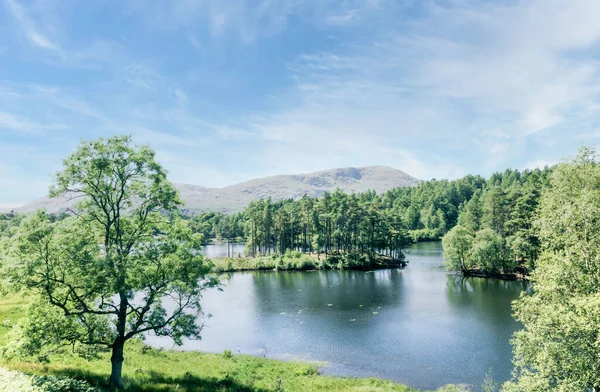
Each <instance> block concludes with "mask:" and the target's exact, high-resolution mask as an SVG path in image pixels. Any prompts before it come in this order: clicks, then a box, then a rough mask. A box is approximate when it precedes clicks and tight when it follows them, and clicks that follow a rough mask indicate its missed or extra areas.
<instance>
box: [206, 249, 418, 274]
mask: <svg viewBox="0 0 600 392" xmlns="http://www.w3.org/2000/svg"><path fill="white" fill-rule="evenodd" d="M209 259H210V261H211V262H212V263H213V265H214V272H218V273H224V272H242V271H322V270H350V271H374V270H380V269H400V268H404V267H406V265H407V264H408V261H407V260H405V259H394V258H392V257H390V256H384V255H380V254H374V255H367V254H362V255H352V256H351V257H348V255H347V254H344V253H339V254H338V253H334V254H329V255H328V257H327V258H325V255H324V254H320V255H317V254H315V253H300V252H296V253H291V254H287V253H286V254H284V255H278V254H273V255H266V256H258V257H214V258H209Z"/></svg>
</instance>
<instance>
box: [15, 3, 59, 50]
mask: <svg viewBox="0 0 600 392" xmlns="http://www.w3.org/2000/svg"><path fill="white" fill-rule="evenodd" d="M4 3H5V5H6V7H7V9H8V10H9V11H10V12H11V13H12V15H13V16H14V18H15V21H16V22H17V23H18V24H19V26H20V28H21V30H22V31H23V33H24V34H25V36H26V37H27V39H28V40H29V41H30V42H31V43H32V44H34V45H35V46H37V47H39V48H42V49H47V50H52V51H56V52H59V51H60V49H59V47H58V46H57V44H56V43H54V42H52V40H51V39H50V38H48V37H47V36H46V35H44V34H43V33H42V32H41V31H40V29H39V27H38V26H37V24H36V23H35V22H34V21H33V19H32V18H31V17H30V16H29V14H28V13H27V10H26V9H25V8H24V7H22V6H21V5H20V4H19V3H18V2H17V0H4Z"/></svg>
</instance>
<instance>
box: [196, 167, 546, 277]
mask: <svg viewBox="0 0 600 392" xmlns="http://www.w3.org/2000/svg"><path fill="white" fill-rule="evenodd" d="M550 173H551V169H548V168H546V169H543V170H540V169H535V170H524V171H518V170H506V171H505V172H503V173H495V174H493V175H492V176H491V177H490V178H489V179H488V180H486V179H484V178H483V177H481V176H472V175H468V176H466V177H464V178H461V179H458V180H453V181H449V180H435V179H434V180H431V181H424V182H421V183H420V184H419V185H417V186H415V187H401V188H395V189H392V190H390V191H388V192H385V193H383V194H376V193H375V192H374V191H367V192H364V193H361V194H346V193H344V192H341V191H339V190H337V191H335V192H331V193H328V192H326V193H325V194H324V195H323V196H322V197H319V198H314V197H308V196H304V197H302V198H300V199H298V200H283V201H272V200H271V199H270V198H268V199H259V200H255V201H253V202H252V203H251V204H250V205H249V206H248V207H247V208H246V209H245V210H244V211H242V212H239V213H235V214H233V215H227V214H223V213H204V214H198V215H196V216H194V217H193V218H192V228H193V229H194V230H195V231H196V232H199V233H202V234H203V236H204V238H205V242H207V243H208V242H210V241H220V242H235V241H245V242H246V244H247V251H246V253H247V254H248V255H249V256H263V255H265V254H271V253H278V254H283V253H285V252H286V251H288V250H295V251H298V252H303V253H319V252H322V253H323V254H324V255H325V257H328V256H329V255H330V254H331V253H335V254H350V253H359V254H374V253H377V254H383V255H387V256H390V257H398V258H401V248H402V247H403V246H405V245H406V244H407V243H410V242H415V241H424V240H437V239H440V238H442V237H443V236H445V235H446V241H445V245H446V246H445V250H446V256H447V260H448V266H449V268H450V269H457V270H461V271H463V272H469V271H471V272H472V271H475V270H476V271H480V272H482V273H485V274H491V273H512V272H514V271H515V270H516V269H518V268H521V269H523V268H526V269H531V268H533V266H534V263H535V260H536V259H537V253H538V249H539V243H538V240H537V236H536V235H535V234H534V232H533V229H532V216H533V212H534V211H535V209H536V207H537V204H538V202H539V198H540V194H541V191H542V189H544V188H545V187H546V186H547V184H548V181H549V180H548V179H549V175H550ZM459 245H460V246H459Z"/></svg>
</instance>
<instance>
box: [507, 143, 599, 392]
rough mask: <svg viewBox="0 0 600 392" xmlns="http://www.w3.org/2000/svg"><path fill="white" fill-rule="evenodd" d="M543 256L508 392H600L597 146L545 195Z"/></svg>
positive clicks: (563, 168) (523, 309) (524, 312)
mask: <svg viewBox="0 0 600 392" xmlns="http://www.w3.org/2000/svg"><path fill="white" fill-rule="evenodd" d="M537 224H538V229H539V236H540V240H541V246H542V254H541V256H540V258H539V261H538V262H537V265H536V269H535V272H534V273H533V275H532V294H523V295H522V296H521V298H520V299H519V300H518V301H517V303H516V305H515V311H516V312H515V315H516V318H517V320H519V321H520V322H521V323H523V326H524V328H523V330H521V331H519V332H517V334H516V335H515V338H514V342H513V343H514V355H515V359H514V362H515V366H516V369H515V372H514V380H513V381H512V382H511V383H507V384H506V385H505V386H504V389H505V390H506V391H535V392H537V391H540V392H541V391H564V392H570V391H600V165H599V164H598V162H597V161H596V158H595V151H594V150H593V149H583V150H582V151H581V152H580V154H579V155H578V156H577V157H576V158H575V159H574V160H572V161H570V162H565V163H563V164H560V165H558V166H557V167H556V169H555V171H554V173H553V175H552V181H551V186H550V188H549V189H548V190H547V191H546V192H544V194H543V195H542V198H541V206H540V210H539V216H538V221H537Z"/></svg>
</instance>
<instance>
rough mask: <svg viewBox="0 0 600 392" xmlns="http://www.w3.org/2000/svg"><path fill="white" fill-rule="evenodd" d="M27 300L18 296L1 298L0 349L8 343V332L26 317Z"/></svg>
mask: <svg viewBox="0 0 600 392" xmlns="http://www.w3.org/2000/svg"><path fill="white" fill-rule="evenodd" d="M26 305H27V300H25V299H23V298H22V297H19V296H16V295H8V296H5V297H0V347H1V346H5V345H6V344H7V343H8V332H9V331H10V329H11V328H12V326H13V325H14V324H15V323H16V322H18V321H19V320H20V319H22V318H23V317H25V313H26V309H25V306H26Z"/></svg>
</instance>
